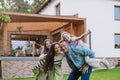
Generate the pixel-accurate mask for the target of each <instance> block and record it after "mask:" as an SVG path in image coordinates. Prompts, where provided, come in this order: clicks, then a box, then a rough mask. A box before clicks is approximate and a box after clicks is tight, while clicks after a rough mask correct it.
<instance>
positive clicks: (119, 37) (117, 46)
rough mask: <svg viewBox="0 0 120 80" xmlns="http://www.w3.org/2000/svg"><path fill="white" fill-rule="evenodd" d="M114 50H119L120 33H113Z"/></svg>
mask: <svg viewBox="0 0 120 80" xmlns="http://www.w3.org/2000/svg"><path fill="white" fill-rule="evenodd" d="M114 46H115V48H120V33H115V45H114Z"/></svg>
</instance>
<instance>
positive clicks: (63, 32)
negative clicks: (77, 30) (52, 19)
mask: <svg viewBox="0 0 120 80" xmlns="http://www.w3.org/2000/svg"><path fill="white" fill-rule="evenodd" d="M64 34H68V35H69V36H70V37H73V36H74V35H72V34H70V33H69V32H66V31H62V32H61V40H62V41H63V40H64V38H63V35H64Z"/></svg>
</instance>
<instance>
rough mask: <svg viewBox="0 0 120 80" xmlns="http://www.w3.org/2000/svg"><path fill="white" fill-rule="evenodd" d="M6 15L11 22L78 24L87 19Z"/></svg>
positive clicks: (9, 13) (37, 15)
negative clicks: (77, 22)
mask: <svg viewBox="0 0 120 80" xmlns="http://www.w3.org/2000/svg"><path fill="white" fill-rule="evenodd" d="M4 14H5V15H9V16H10V18H11V22H76V21H83V20H85V18H77V17H65V16H54V15H40V14H26V13H15V12H4Z"/></svg>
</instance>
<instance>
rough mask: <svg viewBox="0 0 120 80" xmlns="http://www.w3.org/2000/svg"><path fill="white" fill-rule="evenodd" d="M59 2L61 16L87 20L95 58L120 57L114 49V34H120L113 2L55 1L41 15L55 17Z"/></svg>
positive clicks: (94, 0)
mask: <svg viewBox="0 0 120 80" xmlns="http://www.w3.org/2000/svg"><path fill="white" fill-rule="evenodd" d="M59 1H60V4H61V15H74V14H76V13H78V14H79V17H83V18H86V19H87V21H86V22H87V29H90V30H91V31H92V49H93V50H94V51H95V52H96V56H97V57H103V56H105V57H120V49H115V48H114V33H120V21H115V20H114V5H120V1H115V0H55V1H53V3H51V4H49V6H47V8H46V9H44V10H43V12H42V13H41V14H49V15H50V14H51V15H55V5H56V4H57V3H58V2H59Z"/></svg>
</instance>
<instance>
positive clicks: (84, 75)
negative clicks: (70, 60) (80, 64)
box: [68, 67, 92, 80]
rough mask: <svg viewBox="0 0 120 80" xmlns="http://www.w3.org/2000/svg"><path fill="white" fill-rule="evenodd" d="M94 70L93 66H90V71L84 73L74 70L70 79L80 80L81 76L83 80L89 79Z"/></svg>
mask: <svg viewBox="0 0 120 80" xmlns="http://www.w3.org/2000/svg"><path fill="white" fill-rule="evenodd" d="M91 72H92V67H89V69H88V72H86V73H85V74H82V71H78V70H76V71H72V72H71V73H70V75H69V77H68V80H78V79H79V77H80V76H81V80H89V78H90V74H91Z"/></svg>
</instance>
